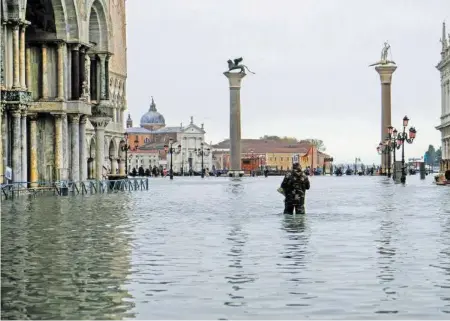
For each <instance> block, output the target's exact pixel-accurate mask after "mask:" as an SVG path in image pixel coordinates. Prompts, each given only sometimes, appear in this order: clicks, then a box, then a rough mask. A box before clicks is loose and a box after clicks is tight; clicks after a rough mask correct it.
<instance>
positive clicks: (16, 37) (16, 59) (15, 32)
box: [13, 23, 20, 89]
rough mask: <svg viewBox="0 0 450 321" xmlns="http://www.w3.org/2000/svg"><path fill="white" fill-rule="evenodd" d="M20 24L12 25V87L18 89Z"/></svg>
mask: <svg viewBox="0 0 450 321" xmlns="http://www.w3.org/2000/svg"><path fill="white" fill-rule="evenodd" d="M19 29H20V25H19V24H18V23H16V24H14V25H13V89H20V39H19V38H20V36H19Z"/></svg>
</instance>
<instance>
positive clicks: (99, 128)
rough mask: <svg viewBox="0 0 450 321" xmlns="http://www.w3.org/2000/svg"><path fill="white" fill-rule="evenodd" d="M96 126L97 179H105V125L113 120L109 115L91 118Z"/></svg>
mask: <svg viewBox="0 0 450 321" xmlns="http://www.w3.org/2000/svg"><path fill="white" fill-rule="evenodd" d="M90 121H91V123H92V125H93V126H94V128H95V140H96V141H95V167H96V168H95V179H96V180H102V179H103V175H102V174H103V163H104V160H105V127H106V125H108V123H109V122H110V121H111V118H109V117H92V118H90Z"/></svg>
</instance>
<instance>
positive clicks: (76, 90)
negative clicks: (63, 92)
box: [72, 44, 80, 100]
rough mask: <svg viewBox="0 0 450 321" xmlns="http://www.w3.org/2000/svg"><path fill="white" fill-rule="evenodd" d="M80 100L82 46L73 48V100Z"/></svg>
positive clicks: (77, 45)
mask: <svg viewBox="0 0 450 321" xmlns="http://www.w3.org/2000/svg"><path fill="white" fill-rule="evenodd" d="M79 98H80V45H79V44H76V45H75V46H73V48H72V100H78V99H79Z"/></svg>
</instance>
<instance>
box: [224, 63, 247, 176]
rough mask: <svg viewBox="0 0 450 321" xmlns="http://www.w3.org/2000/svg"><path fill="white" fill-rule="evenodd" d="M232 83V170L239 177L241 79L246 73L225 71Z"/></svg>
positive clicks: (240, 171)
mask: <svg viewBox="0 0 450 321" xmlns="http://www.w3.org/2000/svg"><path fill="white" fill-rule="evenodd" d="M224 75H225V76H226V77H227V78H228V80H229V83H230V159H231V169H230V172H231V174H232V175H233V176H234V177H239V175H240V174H241V173H242V170H241V81H242V79H243V78H244V77H245V76H246V74H245V73H231V72H228V71H227V72H224Z"/></svg>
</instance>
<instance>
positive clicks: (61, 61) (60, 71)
mask: <svg viewBox="0 0 450 321" xmlns="http://www.w3.org/2000/svg"><path fill="white" fill-rule="evenodd" d="M65 48H66V43H65V42H62V41H60V42H58V68H57V72H58V98H57V99H58V100H60V101H63V100H64V49H65Z"/></svg>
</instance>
